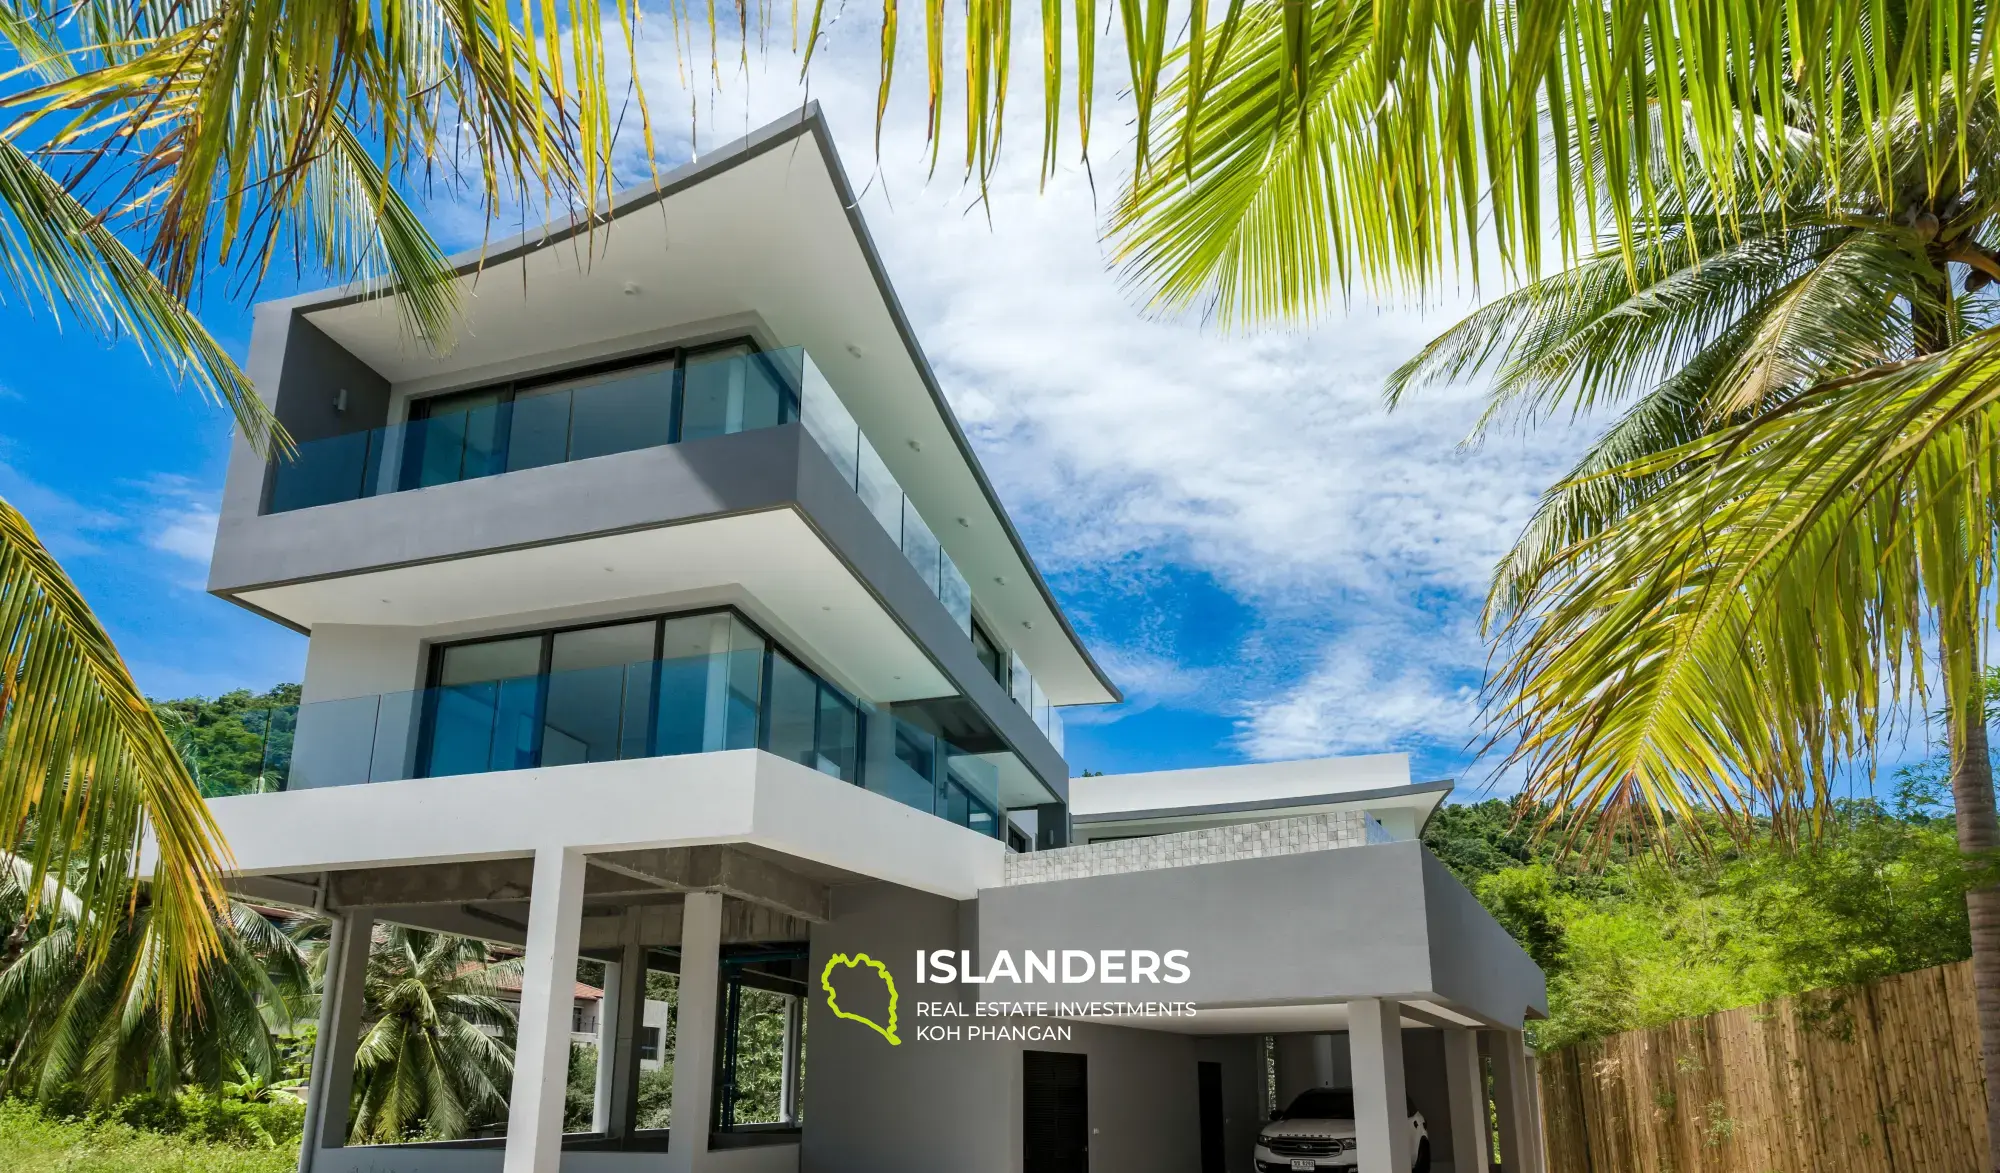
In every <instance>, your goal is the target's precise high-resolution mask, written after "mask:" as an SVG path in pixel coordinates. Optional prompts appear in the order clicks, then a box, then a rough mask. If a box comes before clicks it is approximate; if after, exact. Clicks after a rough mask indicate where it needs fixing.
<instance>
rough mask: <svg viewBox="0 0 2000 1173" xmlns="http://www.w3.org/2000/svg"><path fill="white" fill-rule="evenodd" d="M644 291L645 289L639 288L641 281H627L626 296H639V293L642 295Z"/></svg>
mask: <svg viewBox="0 0 2000 1173" xmlns="http://www.w3.org/2000/svg"><path fill="white" fill-rule="evenodd" d="M644 292H645V290H643V289H641V288H639V283H638V282H637V281H627V282H626V283H625V296H626V297H637V296H639V295H640V294H641V293H644Z"/></svg>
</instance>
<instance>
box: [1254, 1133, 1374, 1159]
mask: <svg viewBox="0 0 2000 1173" xmlns="http://www.w3.org/2000/svg"><path fill="white" fill-rule="evenodd" d="M1264 1147H1265V1148H1267V1149H1269V1150H1271V1155H1272V1156H1275V1157H1337V1156H1339V1155H1340V1154H1342V1153H1344V1152H1346V1151H1347V1150H1349V1149H1351V1148H1353V1147H1354V1142H1353V1141H1352V1140H1348V1139H1347V1138H1345V1137H1343V1138H1341V1139H1339V1140H1319V1139H1316V1138H1313V1137H1305V1136H1274V1137H1271V1138H1270V1139H1269V1140H1266V1141H1265V1142H1264Z"/></svg>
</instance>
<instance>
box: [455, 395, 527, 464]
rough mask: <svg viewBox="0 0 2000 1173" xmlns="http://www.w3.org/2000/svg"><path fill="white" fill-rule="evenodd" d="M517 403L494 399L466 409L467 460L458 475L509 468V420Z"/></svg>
mask: <svg viewBox="0 0 2000 1173" xmlns="http://www.w3.org/2000/svg"><path fill="white" fill-rule="evenodd" d="M513 415H514V405H513V404H511V403H491V404H486V405H482V406H480V407H476V408H473V409H472V410H470V411H467V412H466V413H465V463H464V465H463V466H462V467H460V469H459V472H458V479H460V480H462V481H469V480H472V479H473V478H474V477H490V476H498V475H500V474H501V473H503V472H506V471H507V432H508V421H509V420H511V419H512V418H513Z"/></svg>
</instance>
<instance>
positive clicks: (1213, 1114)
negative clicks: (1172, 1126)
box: [1195, 1063, 1229, 1173]
mask: <svg viewBox="0 0 2000 1173" xmlns="http://www.w3.org/2000/svg"><path fill="white" fill-rule="evenodd" d="M1195 1080H1196V1082H1197V1083H1198V1084H1199V1085H1200V1086H1199V1090H1200V1093H1201V1173H1226V1170H1227V1169H1228V1166H1229V1162H1228V1160H1227V1159H1226V1157H1225V1156H1224V1151H1223V1150H1224V1146H1223V1143H1222V1064H1220V1063H1197V1064H1195Z"/></svg>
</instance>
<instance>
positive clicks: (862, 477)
mask: <svg viewBox="0 0 2000 1173" xmlns="http://www.w3.org/2000/svg"><path fill="white" fill-rule="evenodd" d="M860 447H861V454H860V459H859V465H858V468H857V470H856V472H855V484H854V492H855V495H856V496H858V497H860V498H861V503H862V504H863V505H866V506H867V507H868V512H870V513H872V514H874V515H875V520H876V521H877V522H878V523H880V525H881V526H882V529H883V531H884V532H886V533H887V534H888V535H889V537H890V539H891V540H893V541H895V542H897V543H898V544H900V543H901V542H902V540H903V490H902V487H901V486H900V485H898V484H896V478H895V477H893V476H891V475H890V474H889V466H888V465H886V464H884V463H882V457H881V455H880V454H879V453H877V452H876V451H875V446H874V445H873V444H870V443H869V442H868V438H867V437H866V436H864V437H862V439H861V445H860Z"/></svg>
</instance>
